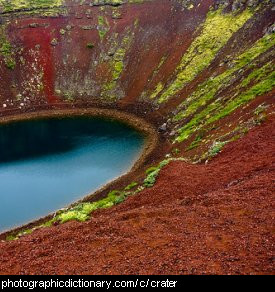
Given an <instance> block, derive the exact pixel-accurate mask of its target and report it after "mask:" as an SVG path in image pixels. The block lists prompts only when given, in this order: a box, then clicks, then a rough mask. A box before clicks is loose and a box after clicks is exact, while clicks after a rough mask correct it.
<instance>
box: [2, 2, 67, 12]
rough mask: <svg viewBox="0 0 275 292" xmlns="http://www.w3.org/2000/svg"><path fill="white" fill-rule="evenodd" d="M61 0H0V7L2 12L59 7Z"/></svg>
mask: <svg viewBox="0 0 275 292" xmlns="http://www.w3.org/2000/svg"><path fill="white" fill-rule="evenodd" d="M62 4H63V0H0V7H3V11H4V12H12V11H18V10H23V9H41V8H43V9H44V8H54V7H60V6H61V5H62Z"/></svg>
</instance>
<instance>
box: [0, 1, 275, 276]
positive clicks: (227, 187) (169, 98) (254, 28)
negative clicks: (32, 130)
mask: <svg viewBox="0 0 275 292" xmlns="http://www.w3.org/2000/svg"><path fill="white" fill-rule="evenodd" d="M274 5H275V4H274V1H273V0H264V1H259V0H169V1H168V0H54V1H49V0H43V1H41V0H32V1H31V0H0V84H1V86H0V119H1V120H5V119H9V117H11V116H16V117H18V116H20V115H22V114H24V115H25V116H28V115H29V114H30V113H35V112H36V113H39V112H40V111H48V112H49V113H56V112H58V111H59V110H67V109H68V110H69V109H70V110H71V109H76V110H79V112H81V111H82V110H83V109H87V108H100V109H116V110H119V111H121V112H127V113H131V114H134V115H136V116H137V117H140V118H143V119H145V120H146V121H147V122H149V123H151V124H152V125H153V126H154V127H155V129H156V130H157V131H158V133H159V143H158V145H157V148H156V149H155V151H154V153H152V156H151V157H150V158H149V159H147V161H146V163H145V164H144V165H143V166H142V167H141V168H140V169H139V170H138V171H137V172H135V173H132V174H129V176H128V177H126V178H125V181H124V180H122V181H119V182H117V183H116V184H114V185H111V186H110V187H109V188H108V189H106V191H105V192H103V193H100V194H97V197H96V199H102V198H103V197H105V196H106V195H107V194H108V192H109V191H111V190H113V189H120V190H121V191H120V197H119V199H118V201H119V202H122V201H124V200H125V199H126V198H127V197H128V196H129V195H133V194H135V196H132V197H131V198H128V199H127V200H126V202H124V203H123V204H120V205H119V206H116V207H113V208H110V209H109V210H107V211H106V210H103V211H96V212H95V213H93V214H95V215H92V216H96V218H95V219H91V221H88V222H87V223H69V224H65V225H61V226H58V227H51V228H50V229H43V230H42V231H36V232H37V235H36V232H34V234H33V235H30V236H29V237H26V239H24V238H25V237H23V238H22V239H19V241H17V242H14V243H2V244H1V246H0V248H1V249H2V250H3V252H2V255H1V253H0V259H1V260H2V263H1V264H0V273H6V272H7V271H13V272H16V273H28V272H29V273H32V272H34V273H37V272H38V271H39V269H40V268H41V265H42V264H41V261H42V258H43V257H44V256H43V254H44V253H45V250H47V254H49V258H47V261H46V262H45V264H43V265H42V266H43V269H41V271H43V272H44V273H49V272H56V273H62V272H73V273H74V272H75V273H86V272H88V273H105V272H106V273H112V272H118V273H134V272H135V269H136V271H139V272H140V273H142V272H143V271H145V272H146V273H153V272H156V273H203V272H207V273H212V272H213V273H214V272H217V273H224V272H225V273H231V272H233V273H264V272H268V273H272V263H271V262H270V261H271V257H270V253H271V250H272V247H271V246H270V244H269V243H268V242H267V241H268V240H271V238H272V236H271V230H270V227H268V226H269V225H270V224H271V221H270V218H269V215H268V214H267V210H269V207H268V206H269V205H268V204H267V203H270V204H271V202H272V193H271V190H270V188H269V187H270V185H271V181H272V175H273V174H274V172H273V171H274V161H273V160H272V155H270V151H271V143H272V137H269V134H270V135H271V134H272V126H273V127H274V117H273V114H274V92H275V91H274V87H275V72H274V62H275V61H274V60H275V50H274V45H275V37H274V35H275V34H274V32H275V25H274V20H275V12H274V11H275V6H274ZM250 130H251V133H249V132H250ZM254 138H255V141H254V140H253V139H254ZM273 142H274V141H273ZM232 145H235V146H232ZM235 147H236V148H235ZM238 147H239V148H238ZM223 148H225V154H223V153H221V154H220V155H219V156H218V157H216V156H217V155H218V154H219V153H220V152H222V150H223ZM238 149H239V150H238ZM254 155H255V157H254ZM242 156H243V158H242ZM265 156H266V157H265ZM235 161H236V163H235ZM259 161H261V162H259ZM187 162H188V163H189V164H187ZM205 164H206V165H205ZM162 169H164V170H162ZM233 170H234V171H233ZM189 171H190V175H188V172H189ZM186 173H187V174H186ZM258 174H259V177H258ZM262 174H263V176H262ZM131 182H135V183H134V184H133V185H132V187H129V189H127V186H128V184H129V183H131ZM155 184H156V186H154V185H155ZM189 184H190V185H189ZM240 184H241V186H240ZM263 185H264V186H265V188H266V189H265V188H263ZM125 187H126V188H125ZM132 189H133V190H132ZM261 189H262V190H266V193H264V192H263V191H262V190H261ZM127 191H128V192H127ZM242 194H243V195H242ZM230 195H232V197H230V199H229V196H230ZM149 198H150V199H149ZM106 200H107V201H104V200H103V202H102V201H101V202H100V204H101V205H102V206H104V207H103V208H105V206H106V204H109V203H111V206H113V205H116V204H117V197H115V196H113V194H111V196H109V197H107V199H106ZM186 200H187V201H186ZM185 201H186V202H187V203H186V204H185ZM206 201H207V202H206ZM212 201H213V202H212ZM248 201H249V202H248ZM208 203H209V204H210V207H209V208H207V206H208V205H207V204H208ZM90 204H91V203H87V205H85V204H84V205H81V206H77V208H76V209H73V210H69V213H66V214H61V215H60V217H56V218H53V221H47V222H46V224H45V222H44V225H43V227H45V226H49V225H58V223H59V222H65V221H67V219H66V218H67V217H70V218H73V219H79V218H83V216H84V217H85V219H87V215H90V213H91V212H92V211H94V209H97V207H98V206H96V207H95V205H92V206H91V205H90ZM205 204H206V205H205ZM109 205H110V204H109ZM109 205H108V206H109ZM244 205H245V206H246V207H244ZM256 205H257V206H258V207H256ZM142 208H145V209H144V210H143V209H142ZM234 208H237V209H234ZM161 210H162V211H161ZM238 210H239V211H238ZM269 211H270V212H271V210H269ZM204 212H206V213H205V214H206V215H205V216H204V215H202V214H203V213H204ZM238 212H239V213H238ZM257 212H258V213H257ZM261 212H263V213H262V214H263V215H262V217H263V218H258V217H257V216H258V215H257V214H259V213H261ZM187 213H188V214H189V213H190V214H189V215H187ZM172 214H178V215H179V217H177V218H175V216H174V215H173V216H172ZM229 214H230V215H229ZM62 216H63V217H62ZM66 216H67V217H66ZM112 216H114V218H116V220H117V222H120V223H121V228H122V229H121V230H123V232H125V234H126V235H125V237H123V236H122V235H121V232H122V231H121V232H120V231H118V230H117V227H116V226H113V225H112V226H111V225H108V224H111V223H110V221H112V219H111V218H112ZM226 216H229V217H230V218H229V217H228V218H227V217H226ZM255 216H256V217H257V218H256V217H255ZM259 216H260V215H259ZM65 217H66V218H65ZM231 217H232V218H231ZM64 218H65V219H64ZM103 218H104V219H103ZM105 218H106V221H107V223H105V225H103V223H102V220H103V221H104V220H105ZM135 218H136V219H135ZM48 219H49V218H48ZM159 220H160V221H159ZM203 220H208V221H207V222H210V221H211V222H212V221H213V225H215V224H217V225H215V226H218V227H217V232H216V231H215V232H214V231H213V230H214V229H215V228H216V227H215V226H214V227H213V226H212V225H211V224H212V223H211V224H210V223H209V224H208V223H203ZM235 220H236V221H235ZM108 222H109V223H108ZM179 222H181V223H182V224H183V226H184V228H183V229H180V230H179V229H177V228H176V227H174V229H173V228H172V226H175V225H180V224H179ZM198 222H200V224H201V227H202V230H199V225H200V224H199V223H198ZM236 222H237V223H236ZM40 223H41V222H40ZM128 224H130V227H127V226H128ZM235 224H236V225H235ZM246 224H247V226H246ZM258 224H259V225H258ZM99 225H100V226H102V228H101V227H100V226H99ZM190 225H194V228H193V229H192V228H191V227H190ZM206 225H207V226H206ZM94 226H97V227H96V228H95V229H94ZM148 226H155V230H154V232H155V233H154V235H155V236H156V237H157V240H156V241H155V242H150V243H148V242H147V239H148V237H149V233H150V231H149V229H148V228H149V227H148ZM188 226H189V227H188ZM222 226H224V227H222ZM225 226H227V227H228V228H229V229H230V228H233V226H237V229H236V230H237V231H236V230H235V231H234V230H231V229H230V231H228V230H227V231H226V227H225ZM253 226H254V227H255V228H256V229H257V228H258V226H259V228H260V229H259V230H256V231H255V230H254V231H253ZM31 227H33V225H32V226H31ZM39 227H41V226H40V225H39ZM57 228H58V231H59V232H60V234H61V235H60V237H61V236H64V240H61V241H60V242H61V243H60V246H59V247H58V250H59V251H57V250H56V249H54V248H53V249H51V248H52V247H53V246H54V244H55V242H56V241H59V240H60V237H58V235H56V229H57ZM78 228H79V230H81V231H79V234H81V235H79V236H80V237H79V238H82V239H83V245H81V250H82V251H83V250H85V251H87V252H91V248H93V250H95V252H94V254H95V258H96V257H97V256H96V253H98V254H101V253H104V252H105V251H106V250H105V246H107V245H109V244H110V242H109V240H112V241H114V242H115V243H114V244H113V245H112V246H113V250H111V249H110V250H109V249H108V252H107V254H108V256H107V257H106V259H103V260H102V265H101V266H100V265H99V266H97V267H95V266H94V265H93V261H91V260H89V261H88V262H87V266H85V267H81V266H80V264H78V263H77V262H75V259H76V255H78V256H79V253H78V251H77V250H75V255H72V257H71V258H70V259H69V258H68V259H67V261H66V262H67V263H68V266H62V265H61V264H60V263H59V261H58V259H57V257H63V256H64V254H65V253H66V251H67V249H69V248H72V247H71V245H70V243H69V242H68V241H69V238H71V237H72V236H73V233H74V232H75V230H76V229H78ZM105 228H106V230H108V231H104V230H105ZM131 228H135V229H136V230H135V232H136V233H135V234H134V235H133V234H132V233H131V231H130V229H131ZM170 228H172V229H171V230H173V232H172V231H171V232H172V233H173V234H170V233H169V232H168V229H169V230H170ZM179 228H180V227H179ZM185 228H186V231H184V229H185ZM140 229H142V230H143V229H144V230H143V231H144V232H143V233H142V240H144V241H145V242H147V243H148V254H151V252H152V249H156V250H158V249H159V248H160V253H159V254H158V255H157V254H154V253H153V255H154V256H153V257H152V258H150V257H148V259H145V258H143V257H142V255H141V253H140V251H141V249H142V248H141V246H142V245H143V243H144V242H141V241H140V240H141V239H140V238H138V236H137V234H139V232H140ZM189 229H190V230H189ZM91 230H93V232H94V233H93V232H92V231H91ZM188 230H189V231H188ZM210 230H211V231H210ZM33 231H34V230H31V232H33ZM113 231H114V235H113V236H114V237H112V236H110V235H108V236H107V235H106V238H104V239H102V238H98V233H100V232H103V233H104V232H105V233H106V232H108V233H110V232H111V233H112V232H113ZM231 231H232V232H231ZM29 232H30V230H27V232H26V230H25V232H23V233H22V232H21V233H20V234H19V235H18V232H17V231H16V232H14V233H13V234H12V237H10V239H14V238H16V239H17V238H19V237H21V235H22V234H25V233H29ZM39 232H40V233H39ZM43 232H44V233H43ZM90 232H91V233H90ZM133 232H134V231H133ZM157 232H160V233H161V232H163V234H164V235H163V237H161V236H157V235H156V233H157ZM218 232H221V234H222V235H220V236H219V235H218ZM253 232H255V234H254V233H253ZM105 233H104V234H105ZM263 234H264V235H266V240H267V241H266V242H265V243H263V242H262V241H261V239H260V237H261V235H263ZM5 236H6V235H2V237H1V238H2V239H4V238H5ZM52 236H53V237H52ZM85 236H86V239H87V240H86V239H84V237H85ZM131 236H133V238H132V237H131ZM146 236H147V237H146ZM177 236H179V237H177ZM254 236H255V238H254ZM183 237H184V238H183ZM238 237H241V239H242V240H243V242H242V247H240V249H238V246H237V238H238ZM131 238H132V239H131ZM253 238H254V239H255V240H254V239H253ZM264 238H265V237H264ZM25 240H26V241H25ZM124 240H125V241H126V243H125V242H124V247H125V249H129V248H130V246H132V248H133V250H132V251H135V253H136V254H139V259H138V260H137V259H135V260H133V258H132V257H133V254H134V252H132V253H131V252H129V255H128V256H129V257H127V259H129V258H131V260H130V264H129V265H126V264H125V263H122V259H123V256H122V255H121V254H120V251H119V250H120V248H119V245H120V244H121V242H122V241H124ZM181 240H182V241H181ZM200 240H202V242H203V243H202V245H203V247H199V246H197V244H196V243H195V242H198V241H200ZM263 240H264V239H263ZM90 241H92V243H91V248H90V247H89V242H90ZM40 242H43V247H42V248H41V249H39V247H38V246H37V245H39V243H40ZM172 242H173V243H172ZM78 243H79V242H78ZM147 243H146V244H147ZM174 243H175V246H174V245H173V244H174ZM46 244H49V246H51V247H49V248H46ZM133 244H134V246H133ZM135 244H136V247H135ZM176 244H177V245H176ZM190 244H191V246H192V248H191V250H192V252H191V251H187V250H186V248H187V247H189V246H190ZM192 244H194V246H193V245H192ZM212 244H213V245H212ZM246 244H247V245H248V246H249V251H250V252H251V260H250V259H248V261H247V262H245V261H246V260H245V257H246V255H247V254H246V252H245V245H246ZM99 245H100V248H99V247H98V246H99ZM170 245H173V248H172V247H171V248H170ZM211 245H212V247H213V246H215V247H216V252H214V251H213V253H211V254H210V255H209V261H210V262H211V263H210V262H209V265H208V264H206V263H205V264H203V262H204V261H205V259H206V257H207V256H208V252H209V250H208V247H209V248H210V249H212V247H211ZM260 245H262V247H260ZM96 246H97V247H98V249H97V247H96ZM36 248H37V250H38V251H37V254H38V262H37V261H36V260H35V259H34V258H33V257H32V256H28V257H27V258H28V261H29V262H32V263H33V264H29V263H28V262H27V263H26V266H24V265H23V264H22V263H20V262H18V261H17V260H15V257H14V256H12V254H15V255H16V256H17V255H18V254H19V253H20V254H23V255H24V254H30V252H31V251H33V250H36ZM253 248H255V249H254V250H253ZM181 249H183V250H184V251H185V252H186V254H183V255H182V257H183V258H181V256H180V255H179V251H180V250H181ZM41 250H42V251H41ZM168 250H169V251H168ZM40 251H41V253H40ZM63 251H64V252H63ZM166 251H167V253H166V255H165V256H164V258H165V259H167V261H168V262H169V264H167V266H161V263H160V260H161V258H162V256H160V255H164V254H165V252H166ZM217 253H218V255H217ZM256 253H260V255H259V256H258V255H256ZM187 254H189V255H188V256H187ZM192 254H193V255H194V254H196V257H194V256H192ZM170 255H171V262H170V260H168V256H169V257H170ZM173 255H174V257H175V260H173V261H172V258H173ZM113 256H114V258H115V260H114V261H112V260H111V257H113ZM9 257H11V258H12V260H14V263H13V264H11V261H10V260H9V259H6V258H9ZM83 257H85V252H84V253H83ZM184 257H185V258H184ZM260 257H262V258H260ZM20 258H21V257H20V256H18V259H20ZM80 258H82V256H80ZM176 258H177V259H178V260H176ZM191 258H192V259H191ZM217 258H218V259H217ZM232 258H233V260H232V261H231V259H232ZM236 258H238V260H237V259H236ZM149 259H151V261H149ZM216 260H217V262H216ZM261 260H262V261H261ZM155 261H156V263H159V264H160V266H159V269H158V268H157V265H155ZM165 261H166V260H165ZM52 262H54V263H55V264H56V266H55V267H53V266H52V268H51V267H49V266H48V265H47V263H52ZM72 262H74V263H75V265H76V266H74V265H73V264H72ZM117 264H118V265H119V266H116V265H117ZM49 265H50V264H49ZM60 265H61V266H60ZM192 265H193V268H192ZM211 265H212V266H211ZM242 265H244V266H242ZM114 266H116V269H113V268H114ZM172 266H173V267H172ZM38 267H39V269H38ZM137 267H140V268H137ZM194 267H195V268H194ZM143 268H144V269H143Z"/></svg>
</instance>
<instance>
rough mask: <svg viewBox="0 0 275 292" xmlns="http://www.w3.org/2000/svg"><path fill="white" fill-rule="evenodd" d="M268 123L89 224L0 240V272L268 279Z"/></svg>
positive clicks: (170, 170)
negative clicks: (206, 161) (260, 276)
mask: <svg viewBox="0 0 275 292" xmlns="http://www.w3.org/2000/svg"><path fill="white" fill-rule="evenodd" d="M274 121H275V118H274V117H273V118H269V120H268V121H267V122H266V123H264V124H263V125H261V126H259V127H257V128H255V129H253V130H252V131H251V132H249V133H248V134H247V136H245V137H244V138H242V139H240V140H238V141H236V142H234V143H231V144H228V145H227V146H226V147H225V149H224V151H223V152H222V153H221V154H220V155H219V156H218V157H216V158H215V159H213V160H212V161H211V162H210V163H209V164H207V165H188V164H186V163H183V162H173V163H171V164H169V165H168V166H166V167H165V168H164V169H163V170H162V172H161V175H160V177H159V179H158V181H157V183H156V185H155V186H154V187H153V188H151V189H147V190H146V191H144V192H142V193H140V194H139V195H136V196H133V197H131V198H129V199H128V200H127V201H126V202H124V203H122V204H121V205H119V206H117V207H115V208H112V209H109V210H104V211H98V212H97V213H94V214H93V218H92V219H91V220H90V221H88V222H85V223H77V222H70V223H67V224H64V225H60V226H56V227H52V228H48V229H43V230H38V231H36V232H34V233H33V234H32V235H29V236H25V237H23V238H21V239H20V240H18V241H14V242H1V243H0V274H11V273H15V274H273V273H274V264H273V260H274V248H273V247H274V238H273V231H274V225H273V223H274V221H273V218H274V192H272V191H273V190H274V189H273V188H272V184H271V182H272V180H273V181H274V178H275V177H274V162H275V161H274V134H275V133H274ZM273 187H274V186H273Z"/></svg>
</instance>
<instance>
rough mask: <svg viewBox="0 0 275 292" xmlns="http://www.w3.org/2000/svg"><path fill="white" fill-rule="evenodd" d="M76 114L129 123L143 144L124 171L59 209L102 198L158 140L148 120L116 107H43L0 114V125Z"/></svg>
mask: <svg viewBox="0 0 275 292" xmlns="http://www.w3.org/2000/svg"><path fill="white" fill-rule="evenodd" d="M77 116H78V117H79V116H87V117H99V118H106V119H110V120H116V121H119V122H121V123H124V124H126V125H128V126H130V127H132V128H133V129H135V130H137V131H138V132H140V133H141V134H142V135H144V145H143V148H142V149H141V155H140V156H139V158H138V159H137V160H136V161H135V162H134V163H133V165H132V166H131V167H130V168H129V170H128V171H127V172H125V173H124V174H122V175H121V176H118V177H116V178H114V179H112V180H111V181H109V182H107V183H105V184H104V185H103V186H102V187H100V188H99V189H98V190H96V191H94V192H92V193H88V194H84V195H83V198H82V199H80V200H77V201H76V202H73V203H72V204H70V205H68V206H64V208H62V209H67V208H71V207H73V206H75V205H77V204H79V203H81V202H93V201H97V200H99V199H102V198H104V197H105V196H106V195H107V193H108V191H109V190H110V189H111V188H112V187H114V185H117V184H122V182H123V181H126V183H125V184H127V178H130V176H131V175H132V174H134V173H135V172H137V171H138V170H139V169H141V168H142V167H143V166H144V164H145V162H146V160H147V159H148V158H149V157H150V156H151V155H152V153H153V152H154V150H155V149H156V148H157V146H158V143H159V135H158V132H157V130H156V129H155V127H154V126H153V125H152V124H150V123H148V122H147V121H146V120H145V119H143V118H141V117H138V116H137V115H134V114H131V113H128V112H122V111H120V110H116V109H102V108H86V109H61V110H60V109H58V110H52V109H51V110H43V111H36V112H30V113H23V114H18V115H17V114H15V115H11V116H3V117H0V125H3V124H8V123H13V122H21V121H28V120H41V119H42V120H43V119H45V118H58V117H60V118H66V117H68V118H69V117H77ZM57 211H59V210H56V211H55V212H53V213H50V214H48V215H47V216H43V217H40V218H38V219H36V220H33V221H31V222H28V223H25V224H22V225H21V226H18V227H15V228H12V229H9V230H6V231H3V232H0V240H5V239H6V237H7V236H8V235H11V234H16V233H18V232H20V231H21V230H23V229H30V228H33V227H35V226H37V225H40V224H42V223H43V222H45V221H47V220H49V219H50V218H52V217H53V216H54V215H55V214H56V212H57Z"/></svg>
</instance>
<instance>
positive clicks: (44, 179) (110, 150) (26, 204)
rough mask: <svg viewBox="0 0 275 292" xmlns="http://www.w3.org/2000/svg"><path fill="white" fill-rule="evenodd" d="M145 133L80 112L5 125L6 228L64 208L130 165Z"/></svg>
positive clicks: (1, 223) (0, 226)
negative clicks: (68, 116)
mask: <svg viewBox="0 0 275 292" xmlns="http://www.w3.org/2000/svg"><path fill="white" fill-rule="evenodd" d="M143 144H144V137H143V136H142V135H141V134H140V133H138V132H137V131H135V130H133V129H132V128H130V127H128V126H126V125H125V124H122V123H119V122H116V121H111V120H106V119H99V118H87V117H74V118H62V119H60V118H59V119H57V118H55V119H44V120H36V121H25V122H16V123H11V124H8V125H2V126H0V231H4V230H7V229H10V228H12V227H16V226H19V225H22V224H24V223H27V222H29V221H31V220H34V219H37V218H39V217H41V216H45V215H47V214H49V213H50V212H53V211H56V210H58V209H60V208H63V207H65V206H67V205H69V204H70V203H72V202H74V201H76V200H78V199H81V198H82V197H83V196H85V195H86V194H88V193H89V192H92V191H94V190H96V189H98V188H99V187H100V186H102V185H104V184H105V183H106V182H108V181H110V180H112V179H114V178H116V177H117V176H119V175H121V174H122V173H124V172H125V171H127V170H129V169H130V168H131V166H132V165H133V163H134V162H135V161H136V160H137V159H138V157H139V155H140V154H141V151H142V147H143Z"/></svg>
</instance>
